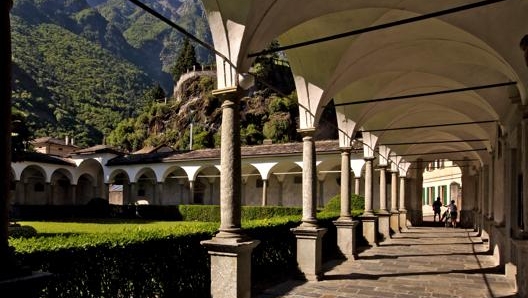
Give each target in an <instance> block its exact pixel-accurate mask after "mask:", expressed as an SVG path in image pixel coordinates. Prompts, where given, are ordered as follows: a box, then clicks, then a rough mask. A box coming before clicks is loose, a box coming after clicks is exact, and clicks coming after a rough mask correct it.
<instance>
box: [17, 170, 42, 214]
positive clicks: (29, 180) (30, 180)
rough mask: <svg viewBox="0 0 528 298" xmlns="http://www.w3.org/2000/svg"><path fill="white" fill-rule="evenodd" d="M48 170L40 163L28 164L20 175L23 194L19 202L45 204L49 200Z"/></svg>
mask: <svg viewBox="0 0 528 298" xmlns="http://www.w3.org/2000/svg"><path fill="white" fill-rule="evenodd" d="M46 179H47V177H46V171H44V169H43V168H42V167H40V166H38V165H30V166H27V167H26V168H25V169H24V170H22V173H21V175H20V183H22V188H23V194H22V195H21V196H20V197H19V200H18V201H19V202H20V203H22V204H26V205H45V204H48V203H49V202H48V200H49V184H48V183H46Z"/></svg>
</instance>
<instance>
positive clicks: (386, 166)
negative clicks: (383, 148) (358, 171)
mask: <svg viewBox="0 0 528 298" xmlns="http://www.w3.org/2000/svg"><path fill="white" fill-rule="evenodd" d="M388 167H389V165H380V164H379V165H378V166H377V168H378V169H380V170H381V169H385V171H386V170H387V168H388Z"/></svg>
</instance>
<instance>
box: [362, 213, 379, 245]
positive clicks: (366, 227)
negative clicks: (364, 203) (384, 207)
mask: <svg viewBox="0 0 528 298" xmlns="http://www.w3.org/2000/svg"><path fill="white" fill-rule="evenodd" d="M360 219H361V226H362V228H363V238H365V240H366V241H367V243H368V244H369V245H372V246H373V245H376V246H377V245H378V237H377V236H378V235H377V234H378V217H377V216H367V215H363V216H361V217H360Z"/></svg>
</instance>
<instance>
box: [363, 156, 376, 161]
mask: <svg viewBox="0 0 528 298" xmlns="http://www.w3.org/2000/svg"><path fill="white" fill-rule="evenodd" d="M363 159H364V160H365V161H373V160H374V159H376V157H374V156H365V157H363Z"/></svg>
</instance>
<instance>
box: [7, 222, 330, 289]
mask: <svg viewBox="0 0 528 298" xmlns="http://www.w3.org/2000/svg"><path fill="white" fill-rule="evenodd" d="M299 219H300V217H299V216H298V215H293V216H286V217H277V218H273V219H261V220H255V221H247V222H244V224H243V228H244V232H245V233H246V234H247V235H248V236H249V237H250V238H251V239H256V240H259V241H260V244H259V245H258V246H257V247H256V248H255V250H254V251H253V253H252V285H253V293H258V292H259V291H261V290H263V289H265V288H267V287H270V286H272V285H274V284H276V283H277V282H280V281H283V280H286V279H289V278H292V277H294V276H295V275H296V274H299V271H298V269H297V263H296V257H295V253H296V240H295V236H294V235H293V233H292V232H291V229H292V228H294V227H297V226H298V225H299V224H300V221H299ZM333 219H335V217H334V218H333ZM333 219H332V218H330V217H328V218H324V219H322V220H321V221H320V224H321V226H323V227H326V228H328V232H327V233H326V234H325V236H324V238H323V241H324V242H323V243H324V244H323V259H324V260H328V259H329V258H332V255H333V254H334V253H335V251H336V248H335V247H336V239H335V237H336V236H335V235H336V232H335V227H334V226H333V224H332V220H333ZM114 221H115V220H114ZM114 221H112V222H109V223H108V224H111V223H114ZM182 224H183V223H182ZM193 225H194V226H196V227H195V228H193ZM217 228H218V227H217V225H216V224H212V223H211V224H206V223H187V224H186V226H185V229H187V230H188V232H184V230H183V229H178V231H174V232H168V231H166V230H163V229H160V230H159V231H157V232H153V231H150V230H142V229H135V230H133V231H127V232H125V233H113V234H111V235H109V234H108V233H99V234H97V233H92V234H90V233H86V234H85V233H82V234H78V235H50V236H47V237H44V238H42V239H41V240H42V241H43V245H41V246H39V245H40V244H38V242H37V240H38V239H35V238H32V239H27V240H25V239H17V241H15V247H17V255H18V258H19V259H21V261H22V262H23V263H24V264H26V265H29V266H30V267H31V268H32V269H33V270H43V271H47V272H51V273H53V274H54V275H53V277H52V278H51V279H50V280H49V281H48V282H47V284H46V286H45V288H44V290H43V291H42V292H41V293H40V295H39V296H38V297H40V298H48V297H49V298H51V297H79V298H84V297H90V298H92V297H98V298H106V297H108V298H110V297H111V298H114V297H197V298H200V297H210V282H211V281H210V260H209V256H208V253H207V251H206V249H205V247H203V246H202V245H201V244H200V241H202V240H207V239H211V237H212V236H213V234H214V231H216V229H217ZM21 241H29V242H28V245H25V246H24V245H22V242H21ZM54 243H55V244H54Z"/></svg>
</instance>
